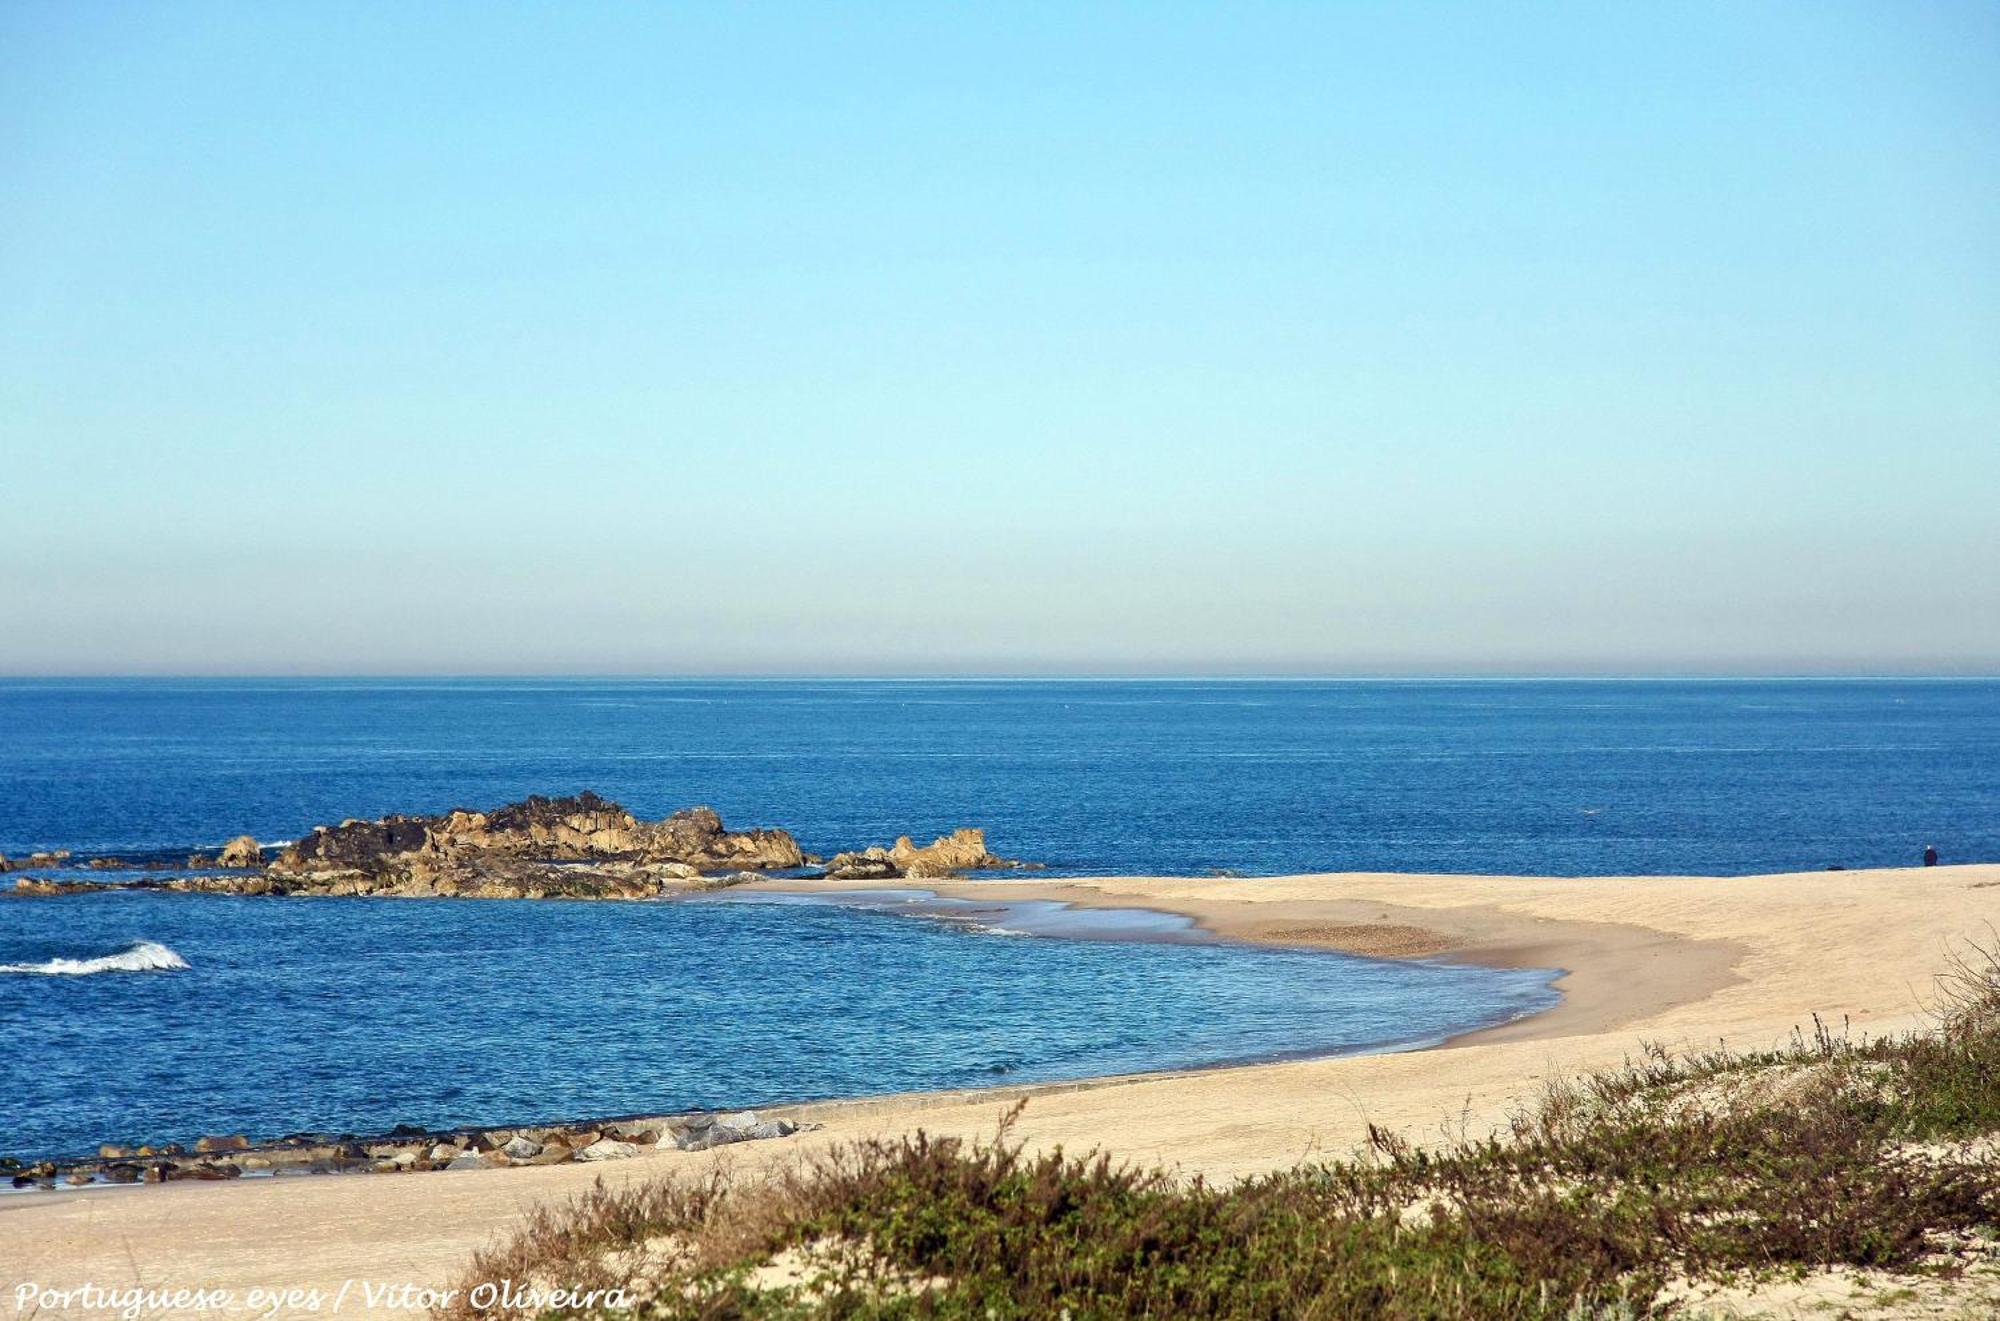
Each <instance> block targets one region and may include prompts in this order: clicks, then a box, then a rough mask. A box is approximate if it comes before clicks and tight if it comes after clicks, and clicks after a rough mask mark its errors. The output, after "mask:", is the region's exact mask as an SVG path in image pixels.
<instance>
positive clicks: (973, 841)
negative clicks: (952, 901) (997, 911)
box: [826, 830, 1024, 881]
mask: <svg viewBox="0 0 2000 1321" xmlns="http://www.w3.org/2000/svg"><path fill="white" fill-rule="evenodd" d="M1022 865H1024V864H1022V863H1018V862H1012V861H1009V860H1008V859H1006V858H996V857H994V856H993V855H992V854H991V853H988V852H987V851H986V832H985V831H983V830H954V831H952V832H951V833H950V834H949V835H945V836H942V837H940V838H938V839H935V840H933V841H931V842H930V843H929V844H925V845H923V846H922V847H921V848H919V847H918V846H917V845H914V844H912V843H910V837H909V836H908V835H904V836H902V837H901V838H899V839H898V840H897V841H896V842H895V844H893V845H892V846H890V847H889V848H886V849H885V848H882V847H880V846H879V845H878V846H876V847H874V848H867V849H862V850H860V851H858V852H855V853H836V854H834V855H833V857H831V858H829V859H828V860H827V864H826V874H827V877H828V878H829V879H831V880H837V881H873V880H888V879H893V878H896V877H905V876H907V877H913V878H923V877H937V876H956V875H958V874H959V873H960V872H968V871H983V870H987V869H990V868H995V867H1019V866H1022Z"/></svg>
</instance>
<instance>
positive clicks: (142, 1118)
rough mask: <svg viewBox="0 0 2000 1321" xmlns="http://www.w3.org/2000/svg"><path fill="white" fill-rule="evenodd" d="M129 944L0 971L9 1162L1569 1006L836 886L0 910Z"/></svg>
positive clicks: (1274, 1042) (1331, 962)
mask: <svg viewBox="0 0 2000 1321" xmlns="http://www.w3.org/2000/svg"><path fill="white" fill-rule="evenodd" d="M1043 920H1046V918H1045V917H1044V919H1043ZM139 939H145V940H150V941H153V942H157V943H158V944H160V945H163V946H165V947H167V948H170V949H172V950H173V951H174V952H175V953H177V954H178V955H180V956H181V957H182V958H183V959H184V960H185V961H186V962H187V964H188V965H189V967H188V968H187V969H186V970H185V971H178V972H106V973H98V974H95V975H90V976H36V975H23V974H12V975H4V974H0V1153H11V1154H15V1155H20V1156H40V1155H51V1154H58V1153H88V1152H89V1151H91V1150H93V1149H94V1148H95V1145H96V1144H97V1143H98V1142H101V1141H107V1140H119V1141H163V1140H165V1141H171V1140H180V1141H187V1140H189V1139H191V1138H193V1137H195V1136H198V1135H200V1134H202V1133H206V1132H218V1131H220V1132H229V1131H238V1130H241V1131H246V1132H249V1133H251V1134H253V1135H258V1136H262V1137H274V1136H279V1135H282V1134H284V1133H286V1132H291V1131H299V1130H324V1131H335V1132H339V1131H361V1132H368V1131H375V1132H380V1131H383V1130H385V1129H387V1128H389V1127H390V1126H392V1125H394V1124H397V1123H416V1124H422V1125H426V1126H448V1125H455V1124H470V1123H489V1124H490V1123H511V1122H530V1121H534V1120H555V1119H564V1118H585V1117H592V1116H606V1115H614V1114H629V1113H635V1112H663V1111H675V1110H680V1109H687V1108H695V1107H721V1106H737V1105H742V1104H746V1103H758V1102H771V1101H782V1100H795V1099H806V1098H812V1097H826V1096H848V1095H859V1094H865V1093H874V1092H891V1091H902V1090H912V1089H920V1088H935V1087H960V1086H979V1085H983V1084H992V1083H1005V1082H1020V1081H1028V1080H1035V1079H1050V1078H1071V1077H1084V1076H1091V1075H1097V1074H1104V1073H1117V1072H1127V1071H1140V1070H1147V1069H1157V1068H1163V1067H1168V1066H1173V1065H1182V1064H1198V1063H1207V1062H1220V1061H1225V1060H1233V1059H1244V1058H1255V1057H1259V1056H1270V1055H1279V1054H1287V1053H1293V1052H1302V1051H1315V1052H1316V1051H1337V1050H1343V1049H1352V1048H1357V1047H1367V1046H1378V1045H1382V1044H1385V1043H1398V1042H1403V1043H1408V1042H1416V1041H1422V1040H1425V1039H1431V1038H1436V1037H1438V1036H1441V1035H1446V1034H1449V1033H1451V1032H1453V1031H1455V1030H1458V1029H1461V1028H1465V1027H1468V1026H1471V1025H1473V1024H1476V1023H1478V1022H1481V1021H1497V1020H1499V1019H1503V1018H1507V1017H1513V1016H1515V1015H1517V1014H1519V1013H1522V1012H1525V1011H1527V1010H1529V1009H1532V1008H1536V1007H1540V1006H1542V1005H1545V1004H1548V1003H1551V1002H1552V1001H1553V999H1554V995H1553V993H1552V992H1550V991H1549V990H1548V989H1547V987H1546V983H1547V974H1543V973H1536V972H1500V971H1494V970H1489V969H1482V968H1467V967H1450V966H1442V965H1420V964H1400V963H1389V962H1378V961H1374V960H1367V959H1350V958H1343V957H1341V956H1338V955H1331V954H1321V953H1312V952H1305V951H1289V950H1271V949H1257V948H1251V947H1246V946H1230V945H1214V944H1173V943H1121V942H1110V941H1102V940H1072V939H1047V938H1036V937H1010V936H1006V935H1001V934H996V933H993V932H989V931H985V930H982V929H979V928H976V927H970V926H966V925H963V924H957V923H948V922H944V921H936V920H930V919H925V918H917V917H905V916H893V915H885V914H883V913H880V912H868V911H855V910H853V909H851V908H836V907H833V906H831V905H827V904H798V903H790V904H787V903H780V902H742V901H740V900H739V901H729V900H724V901H720V902H716V901H694V902H685V901H682V902H659V903H580V902H556V901H542V902H532V901H526V902H512V903H509V902H474V901H463V900H459V901H454V900H414V899H413V900H386V899H384V900H370V899H290V900H287V899H250V898H239V897H233V896H213V895H170V894H144V893H126V894H117V893H111V894H91V895H79V896H75V897H73V898H67V899H61V900H18V901H11V902H0V964H8V963H38V962H41V961H43V960H47V959H51V958H57V957H88V956H91V955H97V954H103V953H105V952H106V951H116V950H119V949H122V948H124V947H125V946H126V945H128V944H129V943H131V942H132V941H135V940H139Z"/></svg>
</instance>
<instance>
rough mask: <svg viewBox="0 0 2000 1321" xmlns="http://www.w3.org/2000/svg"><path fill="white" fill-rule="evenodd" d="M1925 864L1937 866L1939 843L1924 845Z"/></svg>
mask: <svg viewBox="0 0 2000 1321" xmlns="http://www.w3.org/2000/svg"><path fill="white" fill-rule="evenodd" d="M1924 866H1926V867H1935V866H1937V845H1935V844H1926V845H1924Z"/></svg>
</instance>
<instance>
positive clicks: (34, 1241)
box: [0, 865, 2000, 1316]
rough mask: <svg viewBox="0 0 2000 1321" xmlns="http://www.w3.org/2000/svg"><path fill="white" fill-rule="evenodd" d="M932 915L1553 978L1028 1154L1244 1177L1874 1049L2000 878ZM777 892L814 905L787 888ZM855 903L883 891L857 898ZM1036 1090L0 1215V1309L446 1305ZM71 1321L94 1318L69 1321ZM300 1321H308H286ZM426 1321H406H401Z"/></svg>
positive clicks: (1106, 1111)
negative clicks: (1684, 1081)
mask: <svg viewBox="0 0 2000 1321" xmlns="http://www.w3.org/2000/svg"><path fill="white" fill-rule="evenodd" d="M928 884H929V888H932V889H936V890H938V891H939V892H941V893H945V894H954V895H964V896H975V897H978V896H984V897H996V896H998V897H1008V898H1022V899H1027V898H1055V899H1062V900H1067V901H1069V902H1072V903H1076V904H1080V905H1101V906H1113V907H1149V908H1155V909H1164V910H1169V911H1173V912H1178V913H1183V914H1186V915H1188V916H1191V917H1193V918H1195V919H1196V920H1197V921H1199V922H1200V923H1201V924H1202V925H1204V926H1206V927H1208V928H1210V929H1211V930H1213V931H1215V932H1217V933H1219V934H1221V935H1223V936H1226V937H1230V938H1240V939H1249V940H1276V941H1287V942H1298V943H1308V944H1325V945H1333V946H1337V947H1339V948H1343V949H1349V950H1355V951H1359V952H1377V953H1384V954H1390V955H1406V954H1423V955H1438V954H1443V956H1445V957H1452V958H1464V959H1473V960H1478V961H1481V962H1488V963H1497V964H1505V965H1510V966H1531V967H1532V966H1539V967H1559V968H1563V969H1566V970H1567V972H1566V975H1565V976H1564V977H1563V979H1562V980H1561V982H1560V983H1559V985H1560V986H1561V988H1562V990H1563V991H1564V992H1565V996H1564V1001H1563V1003H1562V1005H1561V1006H1560V1007H1559V1008H1557V1009H1554V1010H1552V1011H1550V1012H1548V1013H1546V1014H1542V1015H1539V1016H1537V1017H1535V1018H1533V1019H1529V1020H1524V1021H1522V1022H1518V1023H1514V1024H1511V1025H1508V1026H1506V1027H1502V1028H1499V1029H1495V1030H1491V1031H1487V1032H1481V1033H1475V1034H1472V1035H1471V1036H1469V1037H1466V1038H1462V1039H1460V1040H1459V1041H1457V1042H1454V1043H1451V1045H1449V1046H1448V1047H1446V1048H1442V1049H1436V1050H1427V1051H1419V1052H1411V1053H1405V1054H1394V1055H1374V1056H1364V1057H1354V1058H1345V1059H1324V1060H1304V1061H1294V1062H1286V1063H1277V1064H1260V1065H1251V1066H1246V1067H1240V1068H1228V1069H1215V1070H1209V1071H1202V1072H1194V1073H1183V1074H1172V1075H1158V1076H1153V1077H1145V1078H1134V1079H1116V1080H1105V1081H1099V1082H1094V1083H1088V1084H1082V1085H1074V1086H1057V1087H1047V1088H1037V1089H1025V1090H1026V1091H1027V1092H1028V1093H1030V1094H1031V1096H1032V1099H1031V1100H1030V1102H1029V1105H1028V1108H1027V1111H1026V1113H1025V1115H1024V1116H1023V1117H1022V1119H1021V1121H1020V1124H1019V1127H1018V1128H1017V1129H1016V1133H1017V1134H1018V1135H1019V1136H1021V1137H1023V1138H1025V1139H1027V1140H1028V1141H1030V1142H1032V1143H1037V1144H1047V1143H1060V1144H1062V1145H1064V1146H1066V1147H1069V1148H1072V1149H1083V1148H1091V1147H1103V1148H1107V1149H1109V1150H1111V1151H1114V1152H1116V1153H1119V1154H1120V1155H1123V1156H1127V1157H1131V1158H1133V1159H1136V1160H1141V1161H1149V1162H1163V1163H1166V1164H1170V1165H1173V1166H1177V1167H1180V1168H1182V1169H1185V1170H1189V1171H1201V1172H1203V1173H1206V1174H1208V1175H1211V1176H1218V1177H1228V1176H1234V1175H1242V1174H1247V1173H1250V1172H1253V1171H1259V1170H1268V1169H1272V1168H1275V1167H1282V1166H1286V1165H1289V1164H1292V1163H1294V1162H1297V1161H1299V1160H1300V1159H1302V1158H1307V1157H1313V1156H1320V1155H1331V1154H1339V1153H1342V1152H1345V1151H1348V1150H1350V1149H1352V1148H1353V1147H1354V1145H1355V1144H1356V1143H1357V1142H1358V1141H1360V1140H1361V1139H1362V1137H1363V1136H1364V1133H1365V1130H1366V1126H1367V1125H1368V1124H1369V1123H1375V1124H1380V1125H1384V1126H1387V1127H1389V1128H1392V1129H1396V1130H1399V1131H1401V1132H1404V1133H1406V1134H1408V1135H1410V1136H1412V1137H1414V1138H1417V1139H1419V1140H1423V1139H1426V1138H1435V1137H1440V1136H1443V1135H1446V1134H1450V1133H1457V1132H1460V1131H1464V1130H1465V1129H1467V1128H1469V1129H1470V1130H1471V1131H1473V1132H1479V1131H1482V1130H1485V1129H1488V1128H1491V1127H1493V1126H1495V1125H1497V1124H1500V1123H1502V1122H1504V1120H1505V1117H1506V1115H1507V1113H1508V1112H1509V1111H1510V1110H1511V1109H1512V1108H1514V1107H1516V1106H1517V1105H1519V1104H1521V1103H1523V1102H1526V1101H1529V1100H1532V1098H1533V1096H1534V1095H1535V1093H1536V1091H1537V1090H1538V1088H1539V1087H1540V1086H1541V1084H1542V1082H1543V1081H1544V1080H1545V1079H1547V1078H1549V1077H1551V1076H1552V1075H1556V1074H1561V1073H1568V1072H1574V1071H1577V1070H1583V1069H1590V1068H1597V1067H1602V1066H1607V1065H1616V1064H1618V1063H1620V1062H1621V1061H1622V1060H1623V1059H1625V1058H1626V1057H1627V1056H1629V1055H1630V1054H1632V1053H1634V1052H1635V1051H1637V1050H1638V1048H1639V1047H1640V1045H1641V1044H1642V1043H1643V1042H1647V1041H1653V1042H1661V1043H1665V1044H1669V1045H1693V1046H1711V1045H1715V1044H1717V1043H1718V1042H1726V1043H1727V1044H1728V1045H1730V1046H1732V1047H1738V1048H1755V1047H1762V1046H1768V1045H1772V1044H1776V1043H1779V1042H1782V1041H1783V1040H1785V1039H1786V1038H1787V1037H1789V1036H1790V1034H1791V1033H1792V1032H1793V1031H1794V1029H1796V1028H1798V1027H1800V1026H1801V1025H1804V1026H1806V1027H1807V1028H1808V1030H1809V1029H1810V1020H1811V1016H1812V1015H1814V1014H1818V1015H1819V1016H1820V1017H1821V1018H1823V1019H1827V1020H1830V1021H1831V1022H1833V1023H1834V1024H1836V1025H1838V1024H1839V1023H1840V1022H1841V1021H1842V1020H1848V1021H1850V1022H1851V1023H1852V1025H1853V1027H1854V1028H1855V1029H1856V1030H1858V1031H1867V1032H1869V1033H1882V1032H1889V1031H1895V1030H1899V1029H1904V1028H1910V1027H1915V1026H1918V1025H1920V1024H1921V1023H1923V1022H1924V1021H1925V1019H1924V1014H1925V1009H1926V1006H1927V1005H1928V1004H1930V1003H1932V1002H1933V1001H1934V998H1935V995H1934V984H1933V979H1934V977H1935V976H1936V974H1938V973H1939V972H1941V971H1942V970H1943V969H1944V968H1945V967H1946V966H1947V964H1948V963H1949V961H1950V960H1951V958H1952V956H1953V955H1954V953H1958V952H1963V951H1965V950H1966V949H1967V947H1968V944H1969V943H1970V942H1974V941H1977V942H1990V941H1991V940H1992V938H1993V937H1994V929H1995V927H1996V925H2000V865H1986V866H1969V867H1939V868H1933V869H1908V870H1888V871H1865V872H1864V871H1849V872H1811V873H1803V874H1797V875H1784V876H1746V877H1730V878H1707V877H1686V876H1672V877H1613V878H1602V879H1597V878H1591V879H1539V878H1531V877H1471V876H1405V875H1351V874H1342V875H1321V876H1293V877H1278V878H1258V879H1242V880H1238V879H1227V880H1224V879H1202V880H1189V879H1169V878H1147V877H1140V878H1119V879H1102V880H1095V879H1094V880H1086V881H1064V882H1048V881H1036V880H1030V879H1005V880H981V881H975V882H964V883H928ZM785 888H796V886H791V885H788V886H787V887H785ZM852 888H867V887H865V886H855V887H852ZM1023 1090H1024V1089H1010V1090H1007V1091H993V1092H980V1093H956V1094H933V1095H923V1096H909V1097H897V1098H890V1099H886V1100H877V1101H868V1102H850V1103H842V1104H833V1105H826V1106H819V1107H814V1108H812V1109H811V1111H810V1117H812V1118H815V1119H818V1120H821V1121H823V1122H824V1124H825V1127H824V1128H823V1129H821V1130H819V1131H817V1132H814V1133H811V1134H807V1135H803V1136H800V1137H795V1138H792V1139H788V1140H783V1141H774V1142H762V1143H753V1144H749V1145H746V1146H741V1147H734V1148H727V1149H724V1150H722V1151H718V1152H710V1153H704V1154H700V1155H694V1154H684V1153H678V1152H667V1153H660V1154H649V1155H646V1156H642V1157H639V1158H636V1159H632V1160H627V1161H622V1162H616V1163H613V1164H610V1165H606V1166H595V1167H592V1166H574V1165H571V1166H545V1167H537V1168H523V1169H512V1170H482V1171H463V1172H444V1173H433V1174H412V1175H401V1176H389V1175H382V1176H372V1177H363V1176H351V1177H321V1178H300V1179H289V1180H282V1181H270V1180H256V1181H252V1180H243V1181H240V1182H235V1183H224V1184H202V1183H180V1184H170V1185H166V1186H163V1187H143V1188H129V1189H107V1190H100V1191H87V1192H71V1193H49V1194H42V1195H37V1196H33V1197H21V1198H8V1199H0V1263H4V1264H0V1285H4V1286H5V1290H6V1294H7V1299H6V1301H7V1303H8V1304H11V1303H12V1302H13V1301H14V1289H15V1288H16V1286H17V1284H18V1283H19V1282H21V1281H35V1282H39V1283H41V1284H44V1285H50V1286H74V1285H77V1284H81V1283H84V1282H93V1283H96V1284H99V1285H104V1286H123V1285H130V1284H135V1283H143V1284H148V1285H168V1286H207V1287H227V1288H232V1289H235V1290H237V1291H238V1292H239V1296H241V1295H242V1293H243V1292H244V1291H247V1290H249V1289H250V1288H252V1287H256V1286H265V1287H272V1286H306V1287H318V1288H321V1289H324V1290H326V1291H328V1294H329V1300H328V1302H327V1303H326V1304H325V1305H324V1306H323V1307H322V1308H321V1309H320V1311H319V1313H318V1314H320V1315H328V1314H332V1312H333V1304H332V1301H331V1295H332V1294H333V1293H334V1292H335V1291H337V1290H339V1289H340V1288H341V1287H342V1285H343V1283H344V1282H348V1281H355V1282H356V1283H354V1284H352V1285H350V1286H349V1288H348V1292H347V1294H346V1297H345V1299H344V1301H343V1303H342V1305H341V1307H340V1310H339V1312H338V1314H339V1315H343V1316H357V1315H371V1314H380V1315H391V1314H397V1313H395V1312H394V1310H393V1309H390V1308H386V1307H380V1306H377V1307H370V1306H368V1305H367V1300H366V1299H365V1297H364V1296H363V1295H362V1294H361V1293H360V1289H361V1285H360V1283H359V1282H362V1281H369V1282H386V1283H395V1284H402V1283H420V1284H442V1283H444V1282H446V1281H448V1280H449V1279H451V1278H452V1277H453V1275H454V1273H455V1272H456V1270H457V1269H458V1267H459V1266H460V1264H461V1263H462V1262H463V1260H464V1259H465V1257H466V1255H467V1254H468V1253H469V1252H470V1251H472V1250H473V1249H475V1248H477V1247H480V1246H482V1245H484V1244H486V1243H488V1242H491V1241H493V1240H494V1239H495V1238H497V1237H500V1236H503V1235H505V1234H506V1233H507V1232H508V1230H509V1229H510V1227H511V1226H512V1225H514V1224H515V1223H516V1222H517V1220H518V1218H519V1217H520V1215H521V1213H522V1212H523V1210H524V1209H525V1208H527V1207H528V1206H530V1205H532V1204H534V1203H535V1202H537V1201H539V1200H542V1199H546V1198H551V1197H562V1196H565V1195H567V1194H570V1193H574V1192H576V1191H577V1190H579V1189H581V1188H584V1187H586V1186H588V1185H589V1184H590V1182H591V1181H592V1180H594V1179H596V1178H599V1177H600V1176H601V1177H604V1178H605V1179H606V1180H607V1181H609V1182H612V1183H622V1182H624V1181H627V1180H633V1179H645V1178H650V1177H655V1176H659V1175H665V1174H668V1173H672V1172H678V1171H692V1170H698V1169H704V1168H706V1167H708V1166H709V1165H710V1164H712V1163H717V1162H725V1163H728V1164H730V1165H731V1166H732V1167H733V1168H736V1169H739V1170H750V1169H754V1168H757V1167H759V1166H761V1165H765V1164H767V1163H769V1162H772V1161H777V1160H786V1159H792V1158H794V1157H796V1156H797V1155H798V1154H799V1153H801V1152H803V1151H809V1150H813V1149H816V1148H818V1147H820V1146H822V1145H824V1144H826V1143H829V1142H836V1141H840V1140H843V1139H848V1138H854V1137H858V1136H862V1135H868V1134H885V1133H897V1132H905V1131H909V1130H912V1129H916V1128H919V1127H921V1128H924V1129H927V1130H929V1131H931V1132H934V1133H950V1134H963V1135H968V1136H983V1135H985V1134H988V1133H990V1132H992V1130H993V1126H994V1123H995V1121H996V1119H997V1118H998V1116H999V1114H1000V1112H1001V1110H1002V1109H1003V1108H1004V1106H1005V1105H1006V1104H1007V1103H1008V1102H1009V1101H1011V1100H1013V1099H1015V1098H1018V1097H1019V1096H1020V1095H1022V1094H1023ZM56 1314H59V1315H70V1314H77V1313H56ZM282 1314H286V1315H290V1314H307V1313H305V1312H304V1311H303V1309H297V1308H293V1309H286V1310H285V1311H284V1312H283V1313H282ZM401 1314H402V1315H409V1314H410V1313H408V1312H403V1313H401Z"/></svg>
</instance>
